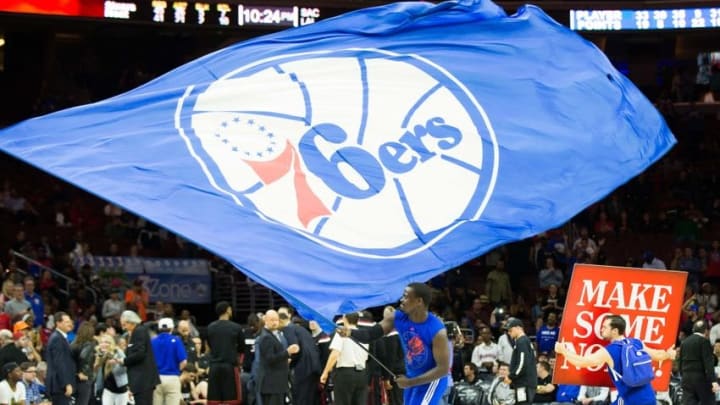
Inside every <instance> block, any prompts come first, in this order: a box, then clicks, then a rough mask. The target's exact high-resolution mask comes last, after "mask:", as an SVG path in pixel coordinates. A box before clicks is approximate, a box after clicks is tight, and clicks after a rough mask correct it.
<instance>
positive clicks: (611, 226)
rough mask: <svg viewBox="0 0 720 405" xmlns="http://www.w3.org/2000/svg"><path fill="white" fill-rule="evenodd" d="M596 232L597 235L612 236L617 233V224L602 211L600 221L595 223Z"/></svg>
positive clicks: (599, 216) (599, 215)
mask: <svg viewBox="0 0 720 405" xmlns="http://www.w3.org/2000/svg"><path fill="white" fill-rule="evenodd" d="M594 230H595V234H597V235H607V234H611V233H614V232H615V223H614V222H613V221H612V220H611V219H609V218H608V215H607V213H606V212H605V211H600V214H598V219H597V221H595V226H594Z"/></svg>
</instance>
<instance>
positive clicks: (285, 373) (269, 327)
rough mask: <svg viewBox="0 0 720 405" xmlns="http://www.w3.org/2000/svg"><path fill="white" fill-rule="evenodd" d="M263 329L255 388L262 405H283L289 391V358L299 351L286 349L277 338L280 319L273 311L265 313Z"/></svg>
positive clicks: (292, 348)
mask: <svg viewBox="0 0 720 405" xmlns="http://www.w3.org/2000/svg"><path fill="white" fill-rule="evenodd" d="M264 321H265V328H264V329H263V331H262V333H261V334H260V336H259V337H258V343H257V345H258V349H259V350H260V361H259V363H258V370H257V387H258V391H259V392H260V396H261V397H262V404H263V405H283V404H284V403H285V396H286V395H287V393H288V391H289V387H288V378H289V374H290V364H289V362H288V360H289V359H290V356H291V355H293V354H295V353H297V352H299V351H300V346H298V345H297V344H292V345H290V346H288V348H287V349H285V348H284V347H283V344H282V343H281V342H280V338H279V333H280V331H279V329H280V318H279V317H278V313H277V312H276V311H274V310H269V311H267V312H266V313H265V318H264Z"/></svg>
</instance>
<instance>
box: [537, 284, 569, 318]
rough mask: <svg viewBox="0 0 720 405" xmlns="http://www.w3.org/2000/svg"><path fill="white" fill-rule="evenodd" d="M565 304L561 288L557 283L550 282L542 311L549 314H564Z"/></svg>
mask: <svg viewBox="0 0 720 405" xmlns="http://www.w3.org/2000/svg"><path fill="white" fill-rule="evenodd" d="M564 306H565V298H564V297H563V296H561V295H560V290H559V288H558V286H557V285H555V284H550V285H549V286H548V292H547V294H546V295H545V297H544V298H543V302H542V307H541V308H542V311H543V314H545V315H546V316H547V314H548V313H550V312H555V313H556V314H558V315H560V314H562V310H563V307H564Z"/></svg>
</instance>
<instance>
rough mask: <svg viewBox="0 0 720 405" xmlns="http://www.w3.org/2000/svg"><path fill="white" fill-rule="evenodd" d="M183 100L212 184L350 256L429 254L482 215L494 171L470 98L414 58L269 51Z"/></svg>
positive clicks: (488, 138)
mask: <svg viewBox="0 0 720 405" xmlns="http://www.w3.org/2000/svg"><path fill="white" fill-rule="evenodd" d="M179 106H180V108H181V109H182V114H184V115H189V116H190V117H191V118H190V119H189V120H188V123H189V125H185V126H184V127H183V128H182V129H181V135H183V136H186V137H187V139H188V141H189V142H188V145H189V147H190V149H191V152H192V153H193V154H194V155H197V156H198V157H199V158H200V159H201V162H202V165H203V167H205V168H206V174H207V175H208V177H209V179H210V181H211V183H212V184H213V186H214V187H216V188H218V189H220V190H222V191H223V192H224V193H226V194H228V195H231V196H233V198H235V199H236V201H237V203H238V204H239V205H242V206H244V207H246V208H251V209H253V210H255V211H256V212H257V213H258V215H259V216H260V217H262V218H263V219H265V220H268V221H274V222H276V223H279V224H284V225H285V226H288V227H291V228H292V229H294V230H296V231H297V232H300V233H301V234H303V235H305V236H306V237H308V238H311V239H313V240H316V241H318V242H321V243H323V244H325V245H327V246H329V247H331V248H333V249H338V250H341V251H344V252H348V253H351V254H356V255H364V256H377V257H393V256H399V255H407V254H411V253H412V252H416V251H419V250H422V249H425V248H427V247H428V246H430V245H432V244H433V243H435V242H437V241H438V240H440V239H442V237H443V236H444V235H446V234H447V233H448V232H451V231H452V229H454V227H456V226H457V225H458V224H460V223H462V222H464V221H467V220H474V219H477V218H478V217H479V215H480V214H481V213H482V210H483V209H484V207H485V205H486V204H487V201H488V199H489V198H490V195H491V193H492V187H493V185H494V181H495V177H496V175H497V161H498V156H497V153H498V151H497V142H496V139H495V134H494V133H493V132H492V127H491V126H490V122H489V120H488V119H487V116H486V115H485V113H484V112H483V111H482V108H481V107H480V105H479V104H478V102H477V100H475V98H474V96H473V95H472V94H470V93H469V92H467V90H466V89H465V87H464V86H463V84H462V83H460V82H458V81H457V80H456V79H454V78H453V77H452V76H451V75H450V74H449V73H447V72H446V71H445V70H444V69H443V68H441V67H439V66H437V65H434V64H432V63H430V62H429V61H427V60H424V59H423V58H420V57H418V56H414V55H397V54H393V53H389V52H384V51H379V50H352V49H351V50H344V51H333V52H315V53H308V54H300V55H291V56H285V57H276V58H272V59H269V60H263V61H258V62H256V63H253V64H251V65H248V66H241V67H238V69H237V70H235V71H233V72H229V73H228V74H227V75H225V76H224V77H222V78H220V79H218V80H217V81H215V82H213V83H212V84H210V85H209V86H206V87H204V88H197V89H195V88H192V89H189V90H188V92H187V93H186V95H185V96H183V98H181V99H180V100H179Z"/></svg>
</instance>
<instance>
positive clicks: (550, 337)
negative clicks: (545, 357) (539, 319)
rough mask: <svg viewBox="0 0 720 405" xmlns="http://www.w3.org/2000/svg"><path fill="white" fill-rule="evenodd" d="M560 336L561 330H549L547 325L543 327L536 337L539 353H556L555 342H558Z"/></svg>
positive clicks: (556, 328)
mask: <svg viewBox="0 0 720 405" xmlns="http://www.w3.org/2000/svg"><path fill="white" fill-rule="evenodd" d="M558 335H560V328H558V327H557V326H555V327H554V328H549V327H548V326H547V325H543V326H541V327H540V329H538V331H537V335H536V336H535V341H536V342H537V345H538V352H540V353H550V352H552V351H555V342H557V340H558Z"/></svg>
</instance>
